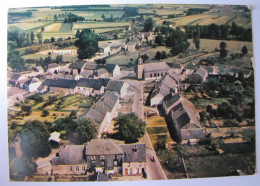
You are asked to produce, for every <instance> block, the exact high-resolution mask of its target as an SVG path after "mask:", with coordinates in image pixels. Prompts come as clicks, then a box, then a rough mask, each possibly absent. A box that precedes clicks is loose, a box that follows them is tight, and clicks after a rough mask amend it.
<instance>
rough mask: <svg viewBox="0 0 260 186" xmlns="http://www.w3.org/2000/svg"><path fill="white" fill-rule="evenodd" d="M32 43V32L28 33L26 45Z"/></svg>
mask: <svg viewBox="0 0 260 186" xmlns="http://www.w3.org/2000/svg"><path fill="white" fill-rule="evenodd" d="M30 44H31V39H30V34H29V33H27V34H26V45H27V46H29V45H30Z"/></svg>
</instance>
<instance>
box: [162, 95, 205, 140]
mask: <svg viewBox="0 0 260 186" xmlns="http://www.w3.org/2000/svg"><path fill="white" fill-rule="evenodd" d="M171 107H172V109H171V110H170V111H169V112H168V115H167V116H166V122H167V125H168V128H169V132H170V134H171V136H172V138H173V139H174V140H175V141H176V142H178V143H179V142H181V143H183V144H186V143H192V144H193V143H195V142H198V141H199V140H201V139H203V138H205V135H204V130H203V128H202V126H201V124H200V122H199V119H198V118H199V117H198V113H197V111H196V109H195V107H194V105H193V104H192V103H191V102H189V101H188V100H178V101H176V102H175V103H174V104H173V105H172V106H171Z"/></svg>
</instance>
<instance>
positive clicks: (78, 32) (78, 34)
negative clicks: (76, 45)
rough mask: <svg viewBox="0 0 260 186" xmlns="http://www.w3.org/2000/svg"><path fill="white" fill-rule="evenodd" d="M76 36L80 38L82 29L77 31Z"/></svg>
mask: <svg viewBox="0 0 260 186" xmlns="http://www.w3.org/2000/svg"><path fill="white" fill-rule="evenodd" d="M75 36H76V38H79V36H80V31H79V29H77V32H76V35H75Z"/></svg>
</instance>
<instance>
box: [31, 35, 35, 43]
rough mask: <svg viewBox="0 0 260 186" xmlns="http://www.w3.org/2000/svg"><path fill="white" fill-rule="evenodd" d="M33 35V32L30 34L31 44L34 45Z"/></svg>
mask: <svg viewBox="0 0 260 186" xmlns="http://www.w3.org/2000/svg"><path fill="white" fill-rule="evenodd" d="M34 40H35V35H34V33H33V32H31V43H32V44H34Z"/></svg>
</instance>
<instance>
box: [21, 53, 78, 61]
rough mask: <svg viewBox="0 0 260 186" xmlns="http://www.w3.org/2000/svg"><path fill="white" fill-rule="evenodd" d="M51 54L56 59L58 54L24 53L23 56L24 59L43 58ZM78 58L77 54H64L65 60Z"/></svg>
mask: <svg viewBox="0 0 260 186" xmlns="http://www.w3.org/2000/svg"><path fill="white" fill-rule="evenodd" d="M48 56H51V58H52V59H53V60H54V59H56V57H57V56H56V55H47V54H29V55H24V56H22V58H23V59H25V60H26V59H40V57H42V58H43V59H44V58H46V57H48ZM77 59H78V58H77V56H69V55H64V56H63V61H76V60H77Z"/></svg>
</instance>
